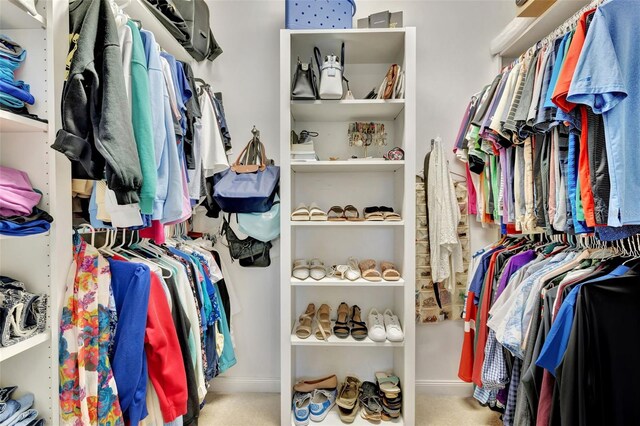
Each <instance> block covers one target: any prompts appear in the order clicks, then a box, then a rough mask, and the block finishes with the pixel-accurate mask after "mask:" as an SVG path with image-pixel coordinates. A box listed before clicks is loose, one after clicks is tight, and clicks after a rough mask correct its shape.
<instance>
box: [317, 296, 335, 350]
mask: <svg viewBox="0 0 640 426" xmlns="http://www.w3.org/2000/svg"><path fill="white" fill-rule="evenodd" d="M315 336H316V339H318V340H324V341H325V342H326V341H328V340H329V336H331V308H330V307H329V305H327V304H323V305H321V306H320V309H318V312H317V313H316V330H315Z"/></svg>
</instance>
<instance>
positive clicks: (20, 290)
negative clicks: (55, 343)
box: [0, 276, 47, 424]
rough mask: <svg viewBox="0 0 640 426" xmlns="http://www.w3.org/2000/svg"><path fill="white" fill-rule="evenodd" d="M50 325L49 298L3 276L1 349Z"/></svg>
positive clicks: (0, 311)
mask: <svg viewBox="0 0 640 426" xmlns="http://www.w3.org/2000/svg"><path fill="white" fill-rule="evenodd" d="M46 326H47V296H46V295H44V294H43V295H37V294H33V293H29V292H28V291H27V290H26V289H25V285H24V283H22V282H20V281H17V280H15V279H13V278H10V277H5V276H0V346H11V345H15V344H16V343H18V342H21V341H23V340H25V339H28V338H29V337H31V336H33V335H35V334H38V333H42V332H44V330H45V328H46ZM0 412H1V410H0ZM0 424H2V422H1V421H0Z"/></svg>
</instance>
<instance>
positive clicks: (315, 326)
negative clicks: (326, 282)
mask: <svg viewBox="0 0 640 426" xmlns="http://www.w3.org/2000/svg"><path fill="white" fill-rule="evenodd" d="M295 333H296V336H297V337H298V338H300V339H307V338H309V336H311V335H312V334H313V335H314V336H315V337H316V339H318V340H324V341H327V340H328V339H329V336H331V308H330V307H329V305H327V304H326V303H325V304H322V305H321V306H320V308H319V309H318V310H317V311H316V305H314V304H313V303H309V305H308V306H307V309H306V310H305V311H304V313H303V314H302V315H300V317H299V318H298V325H297V326H296V330H295Z"/></svg>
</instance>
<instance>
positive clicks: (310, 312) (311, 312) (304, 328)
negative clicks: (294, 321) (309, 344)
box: [296, 303, 316, 339]
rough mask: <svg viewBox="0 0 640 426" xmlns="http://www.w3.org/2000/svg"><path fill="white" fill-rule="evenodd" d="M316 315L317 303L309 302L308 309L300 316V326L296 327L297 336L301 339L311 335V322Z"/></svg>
mask: <svg viewBox="0 0 640 426" xmlns="http://www.w3.org/2000/svg"><path fill="white" fill-rule="evenodd" d="M315 315H316V305H314V304H313V303H309V306H307V310H306V311H305V312H304V314H302V315H300V318H298V322H299V323H298V326H297V327H296V336H298V338H300V339H306V338H308V337H309V336H311V324H312V322H313V317H314V316H315Z"/></svg>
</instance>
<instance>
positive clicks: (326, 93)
mask: <svg viewBox="0 0 640 426" xmlns="http://www.w3.org/2000/svg"><path fill="white" fill-rule="evenodd" d="M313 52H314V54H315V56H316V62H317V64H318V73H319V74H320V88H319V89H318V92H319V95H320V99H342V96H343V95H344V90H343V87H342V80H343V78H344V75H343V73H344V43H342V57H341V58H339V57H337V56H336V55H328V56H327V57H325V59H324V62H322V54H321V53H320V49H318V48H317V47H314V48H313ZM341 60H342V63H341V62H340V61H341Z"/></svg>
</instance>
